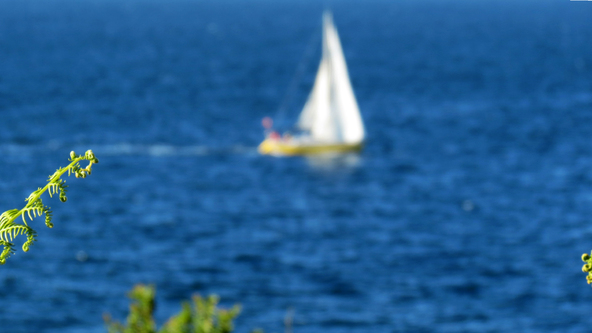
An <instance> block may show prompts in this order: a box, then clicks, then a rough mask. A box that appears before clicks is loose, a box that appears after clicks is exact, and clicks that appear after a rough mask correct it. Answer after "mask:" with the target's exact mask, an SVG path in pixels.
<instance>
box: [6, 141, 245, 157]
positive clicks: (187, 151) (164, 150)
mask: <svg viewBox="0 0 592 333" xmlns="http://www.w3.org/2000/svg"><path fill="white" fill-rule="evenodd" d="M66 148H68V149H69V150H74V151H76V152H84V151H86V150H88V149H92V150H93V152H94V153H95V154H97V155H98V156H126V155H130V156H155V157H167V156H207V155H231V154H247V155H250V154H257V147H247V146H242V145H232V146H226V147H223V146H221V147H213V146H203V145H202V146H175V145H166V144H130V143H118V144H111V145H97V144H88V145H80V144H76V145H72V146H68V145H65V144H58V143H55V142H49V143H47V144H38V145H29V144H0V154H1V155H3V156H11V155H20V156H23V155H31V154H39V153H46V152H55V151H61V150H64V149H66Z"/></svg>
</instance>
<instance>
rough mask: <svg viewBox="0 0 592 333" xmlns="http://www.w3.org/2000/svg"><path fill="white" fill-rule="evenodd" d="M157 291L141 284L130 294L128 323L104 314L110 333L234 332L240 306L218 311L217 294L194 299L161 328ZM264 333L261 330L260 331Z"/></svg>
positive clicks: (197, 296) (186, 302)
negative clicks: (157, 316)
mask: <svg viewBox="0 0 592 333" xmlns="http://www.w3.org/2000/svg"><path fill="white" fill-rule="evenodd" d="M155 296H156V289H155V287H154V286H152V285H144V284H138V285H136V286H134V288H133V289H132V290H131V291H130V292H129V293H128V297H129V298H130V299H131V300H132V303H131V304H130V307H129V314H128V316H127V320H126V322H125V324H123V323H119V322H116V321H113V320H112V319H111V316H110V315H108V314H106V315H104V320H105V324H106V325H107V331H108V332H109V333H230V332H232V331H233V330H234V323H233V321H234V319H235V318H236V317H237V316H238V314H239V312H240V306H239V305H234V306H233V307H232V308H230V309H227V310H226V309H220V308H218V302H219V298H218V297H217V296H215V295H212V296H209V297H207V298H202V297H201V296H199V295H195V296H193V297H192V299H191V301H185V302H183V303H182V305H181V312H179V313H178V314H176V315H174V316H172V317H171V318H169V320H168V321H167V322H166V323H165V324H164V325H163V326H162V327H161V328H160V329H158V328H157V325H156V322H155V321H154V317H153V314H154V309H155V306H156V303H155V300H154V298H155ZM256 332H261V331H256Z"/></svg>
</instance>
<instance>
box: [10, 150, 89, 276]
mask: <svg viewBox="0 0 592 333" xmlns="http://www.w3.org/2000/svg"><path fill="white" fill-rule="evenodd" d="M82 160H86V161H88V166H87V167H86V168H84V169H82V168H81V167H80V161H82ZM69 161H70V164H68V166H66V167H64V168H59V169H57V170H56V171H55V172H54V173H53V174H52V175H50V176H49V178H48V182H47V185H45V187H43V188H37V190H35V191H33V193H31V194H30V195H29V196H28V197H27V198H26V199H25V202H27V204H26V205H25V207H23V208H22V209H11V210H7V211H5V212H4V213H2V214H1V215H0V246H3V247H4V249H3V251H2V253H0V264H2V265H3V264H4V263H5V262H6V259H7V258H8V257H9V256H10V255H11V254H13V253H15V250H14V244H13V243H12V241H13V240H14V239H15V238H16V237H17V236H20V235H26V237H27V240H26V241H25V243H24V244H23V251H24V252H27V251H28V250H29V246H30V245H31V244H33V242H35V240H36V237H37V233H36V232H35V230H34V229H33V228H31V227H29V226H28V225H27V218H28V219H29V221H33V219H34V218H36V217H39V216H42V215H44V214H45V225H46V226H47V227H48V228H52V227H53V223H52V222H51V219H52V212H51V209H50V207H48V206H45V205H44V204H43V202H42V200H41V195H43V193H45V192H46V191H47V192H48V194H49V196H50V197H53V195H54V194H59V197H60V201H62V202H66V200H68V199H67V197H66V188H67V187H68V186H67V185H66V181H65V180H63V179H61V177H62V175H64V174H65V173H68V176H69V175H70V174H72V173H74V174H75V175H76V177H82V178H85V177H86V176H87V175H90V173H91V167H92V165H93V164H96V163H99V160H98V159H97V158H96V157H95V155H94V154H93V152H92V151H91V150H88V151H86V153H85V154H84V155H76V153H74V152H70V159H69ZM19 216H21V218H22V220H23V224H18V223H16V222H15V220H16V219H17V218H18V217H19Z"/></svg>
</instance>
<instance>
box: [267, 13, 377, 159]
mask: <svg viewBox="0 0 592 333" xmlns="http://www.w3.org/2000/svg"><path fill="white" fill-rule="evenodd" d="M322 44H323V50H322V56H321V63H320V65H319V69H318V72H317V75H316V78H315V82H314V85H313V88H312V91H311V92H310V95H309V96H308V100H307V101H306V103H305V105H304V108H303V109H302V112H301V113H300V116H299V118H298V122H297V123H296V129H297V132H296V133H288V132H287V133H284V134H283V135H280V134H279V133H277V132H276V131H273V130H271V128H270V127H271V124H272V122H271V121H270V120H269V119H268V120H267V125H266V122H264V126H266V127H267V128H268V131H267V134H266V138H265V140H264V141H263V142H262V143H261V144H260V145H259V148H258V150H259V152H260V153H261V154H269V155H280V156H281V155H309V154H319V153H345V152H351V151H359V150H360V149H362V147H363V144H364V137H365V133H364V123H363V122H362V117H361V115H360V109H359V108H358V103H357V101H356V98H355V96H354V92H353V88H352V86H351V82H350V80H349V74H348V72H347V65H346V63H345V57H344V56H343V50H342V48H341V42H340V41H339V36H338V34H337V29H336V28H335V26H334V25H333V17H332V14H331V13H330V12H325V13H324V14H323V42H322Z"/></svg>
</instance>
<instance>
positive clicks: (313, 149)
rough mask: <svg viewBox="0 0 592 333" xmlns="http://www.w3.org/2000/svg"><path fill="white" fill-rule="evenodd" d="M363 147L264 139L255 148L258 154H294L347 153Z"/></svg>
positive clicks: (357, 144)
mask: <svg viewBox="0 0 592 333" xmlns="http://www.w3.org/2000/svg"><path fill="white" fill-rule="evenodd" d="M363 147H364V144H363V143H355V144H334V145H323V144H318V145H301V144H294V143H290V142H285V141H280V140H274V139H265V140H264V141H263V142H261V144H260V145H259V148H258V149H257V150H258V151H259V153H260V154H263V155H276V156H295V155H315V154H325V153H348V152H355V151H360V150H361V149H362V148H363Z"/></svg>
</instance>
